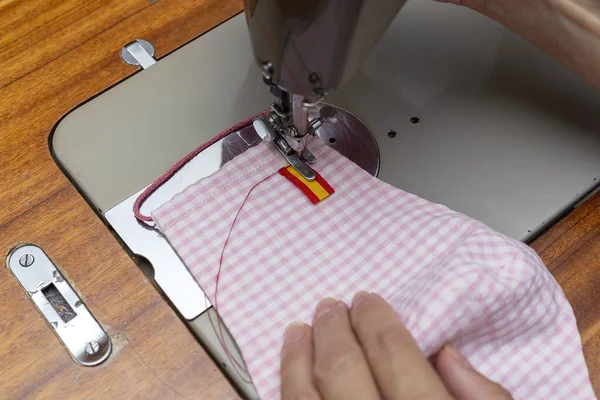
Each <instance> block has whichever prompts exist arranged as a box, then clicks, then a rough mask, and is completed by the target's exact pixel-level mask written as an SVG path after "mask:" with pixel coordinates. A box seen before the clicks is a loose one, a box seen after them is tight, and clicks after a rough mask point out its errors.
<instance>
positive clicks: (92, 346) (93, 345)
mask: <svg viewBox="0 0 600 400" xmlns="http://www.w3.org/2000/svg"><path fill="white" fill-rule="evenodd" d="M83 350H85V352H86V354H87V355H89V356H93V355H96V354H98V352H99V351H100V344H99V343H98V342H96V341H95V340H92V341H91V342H87V343H86V344H85V346H84V348H83Z"/></svg>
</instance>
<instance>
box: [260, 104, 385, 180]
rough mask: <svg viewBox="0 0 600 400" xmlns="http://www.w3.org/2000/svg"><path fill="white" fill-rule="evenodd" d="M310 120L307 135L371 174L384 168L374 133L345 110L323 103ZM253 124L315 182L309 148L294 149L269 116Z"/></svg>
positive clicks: (301, 172)
mask: <svg viewBox="0 0 600 400" xmlns="http://www.w3.org/2000/svg"><path fill="white" fill-rule="evenodd" d="M308 120H309V121H310V123H309V129H308V133H307V135H311V136H314V137H319V138H320V139H321V140H323V141H324V142H325V144H327V146H329V147H331V148H333V149H335V150H336V151H338V152H339V153H340V154H342V155H343V156H345V157H346V158H348V159H349V160H350V161H352V162H354V163H355V164H357V165H358V166H359V167H361V168H362V169H364V170H365V171H366V172H368V173H369V174H371V175H373V176H377V174H378V173H379V167H380V154H379V147H378V146H377V142H376V141H375V138H374V137H373V135H372V134H371V131H369V129H368V128H367V127H366V126H365V125H364V124H363V123H362V121H361V120H360V119H358V118H357V117H356V116H354V115H353V114H351V113H350V112H348V111H346V110H344V109H343V108H340V107H337V106H334V105H332V104H328V103H319V104H318V105H316V106H313V107H311V108H309V110H308ZM253 125H254V129H255V130H256V132H257V133H258V135H259V136H260V137H261V138H262V139H263V140H266V141H271V142H273V144H274V145H275V147H276V148H277V149H278V150H279V152H280V153H281V154H282V155H283V157H284V158H285V159H286V160H287V161H288V163H290V165H292V166H293V167H294V168H295V169H296V170H297V171H298V173H300V174H301V175H302V176H303V177H304V178H306V179H307V180H309V181H312V180H314V179H315V174H314V172H313V171H312V169H310V168H309V167H308V165H307V163H308V164H311V163H313V162H315V157H314V155H313V154H312V153H310V151H309V150H308V149H307V148H304V149H303V150H302V153H301V154H300V153H299V151H301V150H296V149H294V148H293V147H292V146H291V145H290V143H289V142H288V141H287V140H286V137H285V136H284V135H283V134H281V133H280V132H278V131H277V130H276V129H275V128H274V127H273V124H272V122H271V121H270V120H269V117H259V118H257V119H256V120H255V121H254V124H253ZM292 140H296V139H292Z"/></svg>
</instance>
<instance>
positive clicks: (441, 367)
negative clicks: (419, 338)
mask: <svg viewBox="0 0 600 400" xmlns="http://www.w3.org/2000/svg"><path fill="white" fill-rule="evenodd" d="M434 362H435V367H436V369H437V371H438V373H439V375H440V377H441V378H442V380H443V381H444V383H445V384H446V387H447V388H448V390H450V392H452V394H453V395H454V396H455V397H456V398H457V399H458V400H481V399H483V400H492V399H493V400H510V399H512V397H511V395H510V393H508V392H507V391H506V390H505V389H504V388H503V387H502V386H500V385H498V384H497V383H495V382H492V381H490V380H489V379H487V378H486V377H484V376H483V375H481V374H480V373H479V372H477V371H476V370H475V369H474V368H473V367H472V366H471V365H470V364H469V362H468V361H467V359H466V358H464V356H463V355H462V354H460V352H459V351H458V350H457V349H456V347H454V346H452V345H451V344H447V345H445V346H444V347H443V348H442V350H440V351H439V353H438V354H437V357H435V361H434Z"/></svg>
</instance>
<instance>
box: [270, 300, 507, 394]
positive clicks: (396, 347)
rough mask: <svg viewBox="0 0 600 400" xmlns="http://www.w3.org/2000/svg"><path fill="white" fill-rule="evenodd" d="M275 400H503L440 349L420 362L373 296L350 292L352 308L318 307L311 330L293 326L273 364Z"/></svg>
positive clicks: (330, 303)
mask: <svg viewBox="0 0 600 400" xmlns="http://www.w3.org/2000/svg"><path fill="white" fill-rule="evenodd" d="M281 392H282V393H281V397H282V400H298V399H305V400H308V399H311V400H338V399H340V400H351V399H360V400H369V399H380V398H383V399H386V400H396V399H397V400H400V399H402V400H416V399H418V400H426V399H436V400H438V399H440V400H444V399H457V400H475V399H477V400H482V399H484V400H485V399H488V400H491V399H493V400H509V399H511V396H510V394H509V393H508V392H507V391H506V390H504V389H503V388H502V387H501V386H500V385H498V384H496V383H494V382H491V381H490V380H488V379H486V378H485V377H484V376H483V375H481V374H479V373H478V372H477V371H475V370H474V369H473V368H472V367H471V366H470V364H469V363H468V362H467V360H466V359H465V358H464V357H463V356H462V355H461V354H460V353H459V351H458V350H457V349H456V348H455V347H453V346H452V345H450V344H448V345H446V346H444V347H443V348H442V349H441V350H440V351H439V352H438V353H437V354H436V355H434V356H433V357H432V358H431V362H430V361H428V360H427V359H426V358H425V356H424V355H423V353H422V352H421V350H420V349H419V347H418V346H417V344H416V343H415V341H414V339H413V338H412V336H411V335H410V333H409V332H408V330H407V329H406V328H405V327H404V326H403V325H402V323H401V322H400V320H399V319H398V317H397V315H396V313H395V312H394V310H393V309H392V308H391V307H390V305H389V304H387V303H386V302H385V300H383V299H382V298H381V297H379V296H377V295H375V294H368V293H366V292H359V293H357V294H356V295H355V296H354V298H353V299H352V308H351V309H350V310H348V307H347V306H346V305H345V304H344V303H343V302H339V301H336V300H335V299H332V298H327V299H324V300H322V301H321V302H319V304H318V305H317V309H316V311H315V316H314V319H313V323H312V327H310V326H308V325H305V324H300V323H293V324H291V325H290V326H289V327H288V328H287V329H286V332H285V335H284V344H283V348H282V358H281Z"/></svg>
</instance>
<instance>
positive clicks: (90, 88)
mask: <svg viewBox="0 0 600 400" xmlns="http://www.w3.org/2000/svg"><path fill="white" fill-rule="evenodd" d="M241 9H242V4H241V3H240V2H239V1H237V0H231V1H230V0H185V1H183V0H181V1H174V0H160V1H158V2H149V1H146V0H127V1H123V0H104V1H99V0H90V1H83V0H61V1H57V0H44V1H42V0H0V250H1V253H2V254H3V255H4V256H6V255H7V254H8V253H9V251H10V250H11V249H12V248H14V247H15V246H16V245H18V244H20V243H24V242H27V243H34V244H37V245H39V246H41V247H42V248H43V249H44V250H45V251H46V252H47V254H48V255H49V256H50V258H51V259H52V260H53V261H54V262H55V263H56V264H57V265H58V266H59V268H60V269H61V271H62V272H63V274H64V275H65V276H66V277H67V279H68V280H69V281H70V282H71V283H72V285H73V286H74V288H75V289H76V290H77V291H78V292H79V293H80V295H81V297H82V298H83V300H84V302H85V303H86V304H87V306H88V307H89V309H90V310H91V311H92V313H93V314H94V315H95V317H96V318H97V319H98V321H99V322H100V323H101V324H102V325H103V326H104V327H105V329H106V330H107V332H108V333H109V335H110V336H111V339H112V341H113V346H114V350H113V354H112V355H111V357H110V358H109V359H108V361H107V362H105V363H104V364H102V365H101V366H99V367H94V368H85V367H81V366H79V365H78V364H76V363H75V362H74V361H73V360H72V359H71V358H70V356H69V355H68V353H67V352H66V351H65V349H64V348H63V347H62V345H61V344H60V342H59V341H58V339H57V338H56V337H55V336H54V333H53V332H52V330H51V329H50V328H49V327H48V326H47V325H46V323H45V321H44V320H43V318H42V317H41V316H40V314H39V313H38V312H37V310H36V309H35V307H34V306H33V304H32V303H31V301H30V300H29V299H28V298H27V296H26V295H25V293H23V290H22V289H21V287H20V285H19V284H18V283H17V281H16V280H15V279H14V277H13V276H12V274H11V273H10V271H9V270H8V268H6V267H4V268H0V293H1V294H2V299H3V300H2V301H1V302H0V314H1V315H2V316H3V318H1V319H0V333H1V337H2V340H0V363H1V365H2V374H0V397H1V398H14V399H21V398H95V399H97V398H144V399H151V398H157V399H168V398H203V399H232V398H238V396H237V394H236V393H235V391H234V390H233V389H232V388H231V386H230V384H229V382H228V381H227V380H226V379H225V378H224V377H223V375H222V374H221V372H220V371H219V370H218V369H217V368H216V366H215V365H214V363H213V362H212V360H211V359H210V358H209V357H208V356H207V354H206V353H205V351H204V350H203V349H202V347H201V346H200V345H199V344H198V342H197V341H196V340H195V339H194V337H193V336H192V335H191V334H190V333H189V331H188V330H187V328H186V326H185V325H184V323H183V322H182V321H181V320H180V319H179V318H178V316H177V315H176V314H175V313H174V312H173V311H172V310H171V308H170V307H169V306H168V305H167V304H166V302H165V301H164V300H163V298H162V297H161V296H160V295H159V293H158V292H157V291H156V290H155V289H154V288H153V287H152V285H151V284H150V282H148V280H147V279H146V278H145V277H144V276H143V274H142V273H141V272H140V271H139V269H138V267H137V266H136V265H135V264H134V263H133V262H132V261H131V259H130V258H129V256H128V255H127V254H126V252H125V251H124V250H123V249H122V248H121V246H120V245H119V244H118V243H117V241H116V240H115V238H114V237H113V236H112V234H111V233H110V232H109V230H108V229H107V228H106V227H105V226H104V225H103V223H102V222H101V221H100V219H99V218H98V217H97V215H96V214H95V213H94V212H93V210H92V209H90V207H89V206H88V205H87V203H86V202H85V201H84V200H83V198H82V197H81V196H80V195H79V194H78V193H77V191H76V190H75V189H74V188H73V187H72V186H71V185H70V183H69V181H68V180H67V179H66V178H65V176H64V175H63V174H62V173H61V172H60V170H59V169H58V167H57V166H56V165H55V163H54V162H53V160H52V158H51V156H50V151H49V148H48V136H49V134H50V131H51V130H52V127H53V126H54V124H55V123H56V122H57V121H58V120H59V119H60V118H61V117H62V116H63V115H65V114H66V113H68V112H69V111H70V110H71V109H72V108H74V107H76V106H77V105H78V104H79V103H81V102H83V101H85V100H86V99H88V98H90V97H91V96H93V95H95V94H97V93H98V92H100V91H102V90H104V89H106V88H107V87H110V86H111V85H114V84H116V83H118V82H119V81H120V80H122V79H124V78H125V77H127V76H128V75H130V74H132V73H134V72H136V71H137V70H136V69H135V68H133V67H130V66H127V65H125V64H124V63H123V62H122V61H121V60H120V58H119V51H120V49H121V47H122V46H123V45H124V44H125V43H127V42H129V41H131V40H133V39H136V38H144V39H147V40H150V41H151V42H152V43H153V44H154V45H155V47H156V55H157V56H158V57H161V56H163V55H164V54H167V53H169V52H171V51H173V50H174V49H176V48H178V47H180V46H181V45H183V44H184V43H186V42H188V41H190V40H191V39H193V38H195V37H196V36H198V35H200V34H201V33H203V32H204V31H206V30H208V29H210V28H212V27H213V26H215V25H216V24H218V23H220V22H222V21H224V20H226V19H227V18H230V17H231V16H233V15H234V14H236V13H238V12H239V11H241Z"/></svg>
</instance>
